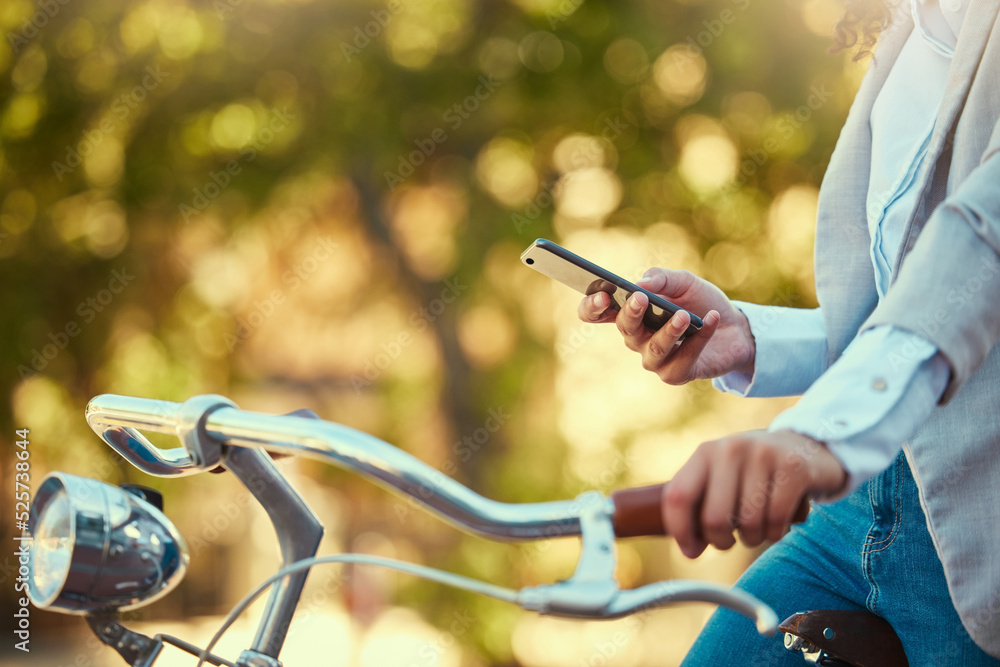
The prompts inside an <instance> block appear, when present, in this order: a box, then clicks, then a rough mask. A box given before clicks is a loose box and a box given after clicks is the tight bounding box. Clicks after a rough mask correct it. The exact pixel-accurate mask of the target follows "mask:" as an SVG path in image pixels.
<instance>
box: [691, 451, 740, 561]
mask: <svg viewBox="0 0 1000 667" xmlns="http://www.w3.org/2000/svg"><path fill="white" fill-rule="evenodd" d="M742 473H743V462H742V460H741V455H740V453H739V445H735V444H734V445H733V446H731V447H727V446H725V445H723V446H722V447H721V448H719V449H718V450H717V454H716V455H715V460H714V461H713V462H712V464H711V468H710V470H709V473H708V483H707V485H706V488H705V502H704V503H703V504H702V507H701V517H700V519H701V533H702V535H703V536H704V537H705V540H706V541H708V543H709V544H712V545H714V546H715V547H717V548H719V549H723V550H725V549H729V548H730V547H732V546H733V545H734V544H736V538H735V537H733V531H734V530H735V529H736V525H737V514H736V513H737V510H738V509H739V507H738V501H739V497H740V487H741V481H742V480H741V477H742Z"/></svg>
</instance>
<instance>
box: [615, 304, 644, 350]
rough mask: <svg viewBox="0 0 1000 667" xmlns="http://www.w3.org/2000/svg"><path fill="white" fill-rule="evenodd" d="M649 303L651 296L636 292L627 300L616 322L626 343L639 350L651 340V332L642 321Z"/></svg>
mask: <svg viewBox="0 0 1000 667" xmlns="http://www.w3.org/2000/svg"><path fill="white" fill-rule="evenodd" d="M648 305H649V297H647V296H646V295H645V294H643V293H642V292H636V293H635V294H633V295H632V296H630V297H629V298H628V301H626V302H625V307H624V308H622V309H621V311H619V313H618V317H617V318H616V319H615V322H616V323H617V324H618V331H620V332H621V334H622V336H624V338H625V344H626V345H627V346H628V347H629V348H630V349H632V350H639V349H641V348H642V346H643V345H644V344H645V343H646V341H647V340H649V337H650V335H651V334H650V332H649V329H647V328H646V325H645V324H643V323H642V315H643V313H645V312H646V306H648Z"/></svg>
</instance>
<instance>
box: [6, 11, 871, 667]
mask: <svg viewBox="0 0 1000 667" xmlns="http://www.w3.org/2000/svg"><path fill="white" fill-rule="evenodd" d="M841 11H842V8H841V7H840V6H839V4H838V2H837V1H836V0H778V1H770V2H762V1H761V0H672V1H671V2H652V1H649V0H637V1H633V2H611V1H607V0H478V1H475V0H391V1H390V2H388V3H386V2H382V1H381V0H373V1H371V2H367V1H357V2H355V1H348V0H330V1H320V0H211V1H210V0H201V1H195V0H189V1H187V2H185V1H184V0H145V1H137V0H88V1H86V2H85V1H84V0H41V1H39V2H31V1H29V0H3V2H2V3H0V28H2V31H3V35H4V44H3V45H2V46H0V74H2V76H0V276H2V295H3V297H2V298H3V307H2V309H0V332H2V341H3V345H2V346H0V360H2V361H0V383H2V386H3V388H4V396H5V397H6V398H5V400H4V403H3V405H4V409H3V410H2V415H0V424H2V430H0V442H2V443H3V445H2V450H0V451H2V459H3V467H2V470H3V484H2V489H3V494H4V500H3V502H2V504H0V506H2V507H3V508H4V511H3V513H2V514H0V533H2V540H3V542H4V543H5V544H6V545H7V546H8V547H9V548H4V549H2V553H3V554H7V555H4V556H0V581H2V586H0V600H3V608H4V609H13V605H14V599H15V597H14V596H15V593H14V578H15V577H16V567H15V564H14V557H13V556H12V555H10V554H12V553H13V549H14V546H13V545H14V544H15V543H14V542H13V540H12V539H11V538H12V535H13V533H14V530H13V520H14V507H13V501H12V497H13V492H14V481H13V472H14V458H13V444H12V441H13V440H14V431H15V429H24V428H27V429H30V451H31V459H30V463H31V481H32V484H33V485H34V486H37V484H39V483H40V481H41V479H42V478H43V476H44V474H45V473H46V472H47V471H50V470H55V469H59V470H64V471H67V472H72V473H76V474H82V475H90V476H92V477H95V478H98V479H102V480H105V481H108V482H112V483H121V482H136V483H143V484H147V485H151V486H154V487H157V488H159V489H161V490H162V491H163V492H164V494H165V496H166V510H167V513H168V515H170V516H171V517H172V518H173V519H174V520H175V522H176V523H177V525H178V526H179V528H180V530H181V531H182V532H183V533H184V535H185V536H186V537H187V540H188V542H189V545H190V547H191V552H192V565H191V569H190V572H189V573H188V576H187V578H186V580H185V582H184V583H183V584H182V586H181V587H180V588H179V589H178V590H177V591H176V592H174V593H173V594H172V595H170V596H168V597H167V598H165V599H164V600H162V601H160V602H158V603H156V604H155V605H153V606H152V607H150V608H148V609H146V610H143V611H142V612H140V613H139V614H137V615H135V616H134V618H133V619H132V623H133V624H134V626H135V627H136V628H137V629H140V630H142V631H145V632H149V633H155V632H158V631H162V632H169V633H172V634H176V635H180V636H182V637H184V638H186V639H189V640H192V641H195V642H203V641H204V640H205V639H206V637H208V636H210V634H211V633H212V632H213V631H214V630H215V628H216V627H217V625H218V623H219V620H220V618H221V616H222V615H224V614H225V613H226V611H227V610H228V609H229V607H230V606H231V605H232V604H233V602H234V601H235V600H236V599H238V598H239V597H240V596H241V595H242V594H243V593H244V592H245V591H246V590H248V588H250V587H251V586H252V585H253V584H254V583H255V582H257V581H259V580H261V579H262V578H263V577H265V576H267V575H268V574H269V573H271V572H273V570H274V569H275V566H276V553H275V552H276V548H275V545H274V541H273V536H272V531H271V528H270V525H269V524H268V522H267V519H266V517H265V516H264V514H263V512H262V511H260V510H259V509H257V508H254V507H250V506H249V503H248V502H247V496H246V492H245V491H243V490H242V489H241V488H240V487H239V486H238V485H237V484H236V482H235V481H234V480H233V479H232V478H230V477H227V476H215V475H212V476H202V477H198V478H193V479H190V478H189V479H183V480H170V481H162V480H157V479H152V478H149V477H146V476H144V475H142V474H141V473H139V472H138V471H136V470H134V469H131V468H130V467H127V466H126V465H125V464H123V463H122V462H121V461H119V460H116V458H115V456H113V455H112V454H111V452H110V450H108V449H107V448H106V447H104V446H103V445H102V443H101V442H100V441H99V440H98V439H97V438H96V436H94V435H93V434H92V433H91V432H90V431H89V430H88V428H87V426H86V424H85V422H84V419H83V409H84V406H85V405H86V403H87V401H88V400H89V398H91V397H92V396H94V395H97V394H100V393H105V392H112V393H121V394H131V395H138V396H148V397H155V398H161V399H168V400H178V401H179V400H184V399H186V398H188V397H190V396H192V395H195V394H200V393H219V394H224V395H226V396H229V397H231V398H232V399H234V400H235V401H236V402H237V403H238V404H239V405H240V406H241V407H243V408H246V409H252V410H258V411H264V412H286V411H289V410H292V409H297V408H311V409H313V410H315V411H316V412H318V413H319V414H320V415H322V416H323V417H324V418H326V419H329V420H334V421H339V422H343V423H345V424H348V425H350V426H353V427H355V428H359V429H362V430H364V431H367V432H370V433H373V434H375V435H377V436H379V437H381V438H383V439H385V440H387V441H389V442H391V443H393V444H396V445H398V446H399V447H401V448H403V449H404V450H406V451H408V452H411V453H413V454H414V455H416V456H418V457H419V458H421V459H423V460H424V461H427V462H428V463H430V464H431V465H433V466H435V467H438V468H440V469H443V470H447V471H448V472H450V473H452V474H453V475H454V477H455V478H457V479H458V480H460V481H461V482H463V483H465V484H468V485H470V486H471V487H472V488H474V489H476V490H477V491H479V492H480V493H482V494H484V495H486V496H489V497H492V498H496V499H500V500H505V501H510V502H518V501H538V500H548V499H559V498H568V497H572V496H574V495H575V494H577V493H579V492H581V491H584V490H587V489H595V488H596V489H601V490H612V489H615V488H621V487H624V486H629V485H639V484H646V483H652V482H658V481H663V480H665V479H669V478H670V476H671V475H672V473H673V472H674V471H675V470H676V469H677V468H678V467H679V466H680V465H681V464H682V463H683V461H684V460H685V459H686V457H687V456H688V455H689V454H690V452H691V451H692V450H693V448H694V447H696V446H697V445H698V444H699V443H700V442H702V441H703V440H706V439H711V438H713V437H718V436H722V435H725V434H727V433H730V432H733V431H737V430H742V429H748V428H757V427H763V426H765V425H766V424H767V423H768V422H769V420H770V419H771V418H772V417H773V416H774V415H775V414H777V413H778V412H779V411H780V410H782V409H783V408H784V407H786V406H787V405H788V404H789V403H788V401H787V400H768V401H765V400H740V399H736V398H733V397H727V396H723V395H720V394H718V393H717V392H715V391H714V390H712V389H711V387H710V386H709V385H708V384H707V383H695V384H693V385H691V386H687V387H680V388H679V387H668V386H666V385H663V384H662V383H660V382H659V380H658V379H657V378H656V377H654V376H653V375H651V374H649V373H646V372H645V371H643V370H642V369H641V366H640V364H639V359H638V357H637V356H636V355H634V354H633V353H631V352H629V351H628V350H626V349H625V348H624V346H623V345H622V344H621V341H620V339H619V338H618V336H617V334H616V332H615V330H614V328H613V327H594V326H584V325H583V324H581V323H579V322H578V321H577V319H576V316H575V307H576V303H577V297H576V296H575V295H574V294H573V293H572V292H571V291H570V290H568V289H567V288H565V287H563V286H561V285H557V284H553V283H551V281H549V280H548V279H546V278H544V277H542V276H540V275H537V274H535V273H534V272H532V271H530V270H528V269H527V268H525V267H523V266H522V265H521V264H520V263H519V261H518V255H519V253H520V252H521V251H522V250H523V249H524V248H525V247H527V245H528V244H529V243H530V242H531V241H532V240H534V239H535V238H536V237H547V238H552V239H554V240H556V241H557V242H559V243H561V244H563V245H565V246H567V247H569V248H570V249H572V250H574V251H576V252H577V253H579V254H582V255H584V256H585V257H588V258H590V259H591V260H593V261H595V262H597V263H599V264H602V265H604V266H606V267H608V268H610V269H611V270H613V271H616V272H618V273H620V274H622V275H625V276H627V277H631V278H637V277H639V276H641V274H642V272H643V271H644V270H645V268H647V267H649V266H653V265H658V266H668V267H673V268H685V269H690V270H692V271H694V272H696V273H698V274H699V275H702V276H704V277H706V278H708V279H710V280H713V281H715V282H716V283H717V284H719V285H720V286H721V287H722V288H723V289H725V290H726V291H727V292H728V293H729V294H730V295H731V296H732V297H734V298H739V299H746V300H752V301H757V302H762V303H775V304H781V305H789V306H802V307H808V306H813V305H815V297H814V292H813V286H812V280H813V277H812V239H813V231H812V230H813V225H814V218H815V210H816V196H817V188H818V186H819V183H820V180H821V177H822V173H823V170H824V167H825V164H826V162H827V159H828V157H829V154H830V152H831V150H832V147H833V144H834V141H835V139H836V135H837V132H838V129H839V127H840V124H841V123H842V122H843V118H844V117H845V116H846V113H847V109H848V106H849V104H850V101H851V98H852V97H853V94H854V92H855V90H856V88H857V85H858V83H859V81H860V77H861V75H862V74H863V70H864V65H863V64H861V65H859V64H855V63H852V62H851V60H850V57H849V55H847V54H838V55H830V54H828V53H826V49H827V47H828V46H829V43H830V37H829V35H830V34H831V31H832V26H833V24H834V23H835V22H836V20H837V19H838V17H839V15H840V13H841ZM470 442H471V443H473V445H470V444H469V443H470ZM282 467H283V469H284V470H285V471H286V473H287V474H288V475H289V476H290V477H292V478H293V479H294V480H295V483H296V484H297V485H298V486H299V488H300V489H301V491H302V493H303V494H304V495H305V496H306V497H307V498H308V500H309V502H310V503H311V504H312V505H313V507H314V508H316V510H317V512H318V513H319V514H320V515H321V517H322V518H323V520H324V522H325V524H326V526H327V537H326V539H325V541H324V543H323V546H322V548H321V552H322V553H335V552H339V551H345V550H346V551H363V552H368V553H375V554H380V555H386V556H395V557H399V558H406V559H409V560H412V561H415V562H419V563H424V564H428V565H434V566H436V567H442V568H445V569H449V570H452V571H456V572H461V573H464V574H467V575H470V576H474V577H478V578H482V579H486V580H489V581H493V582H497V583H501V584H505V585H509V586H524V585H529V584H534V583H543V582H550V581H554V580H555V579H558V578H561V577H565V576H567V575H568V574H569V573H571V572H572V569H573V566H574V564H575V559H576V556H577V543H576V541H575V540H563V541H559V542H552V543H547V544H543V545H520V546H518V545H515V546H511V545H502V544H493V543H489V542H486V541H484V540H482V539H479V538H475V537H469V536H463V535H461V534H459V533H457V532H456V531H454V530H453V529H451V528H450V527H448V526H445V525H444V524H442V523H441V522H439V521H438V520H436V519H434V518H431V517H428V516H426V515H424V514H422V513H421V512H419V511H415V510H413V509H412V508H411V507H410V506H409V505H407V504H406V503H403V502H401V501H400V500H398V499H396V498H395V497H393V496H391V495H389V494H388V493H386V492H384V491H383V490H381V489H379V488H376V487H373V486H372V485H370V484H368V483H366V482H363V481H361V480H359V479H357V478H354V477H352V476H350V475H348V474H345V473H343V472H341V471H339V470H336V469H332V468H329V467H324V466H321V465H318V464H315V463H313V462H295V461H285V462H282ZM754 555H755V553H753V552H751V551H748V550H746V549H742V548H740V547H737V548H735V549H733V550H732V551H730V552H726V553H720V552H714V551H710V552H709V553H707V554H706V555H704V556H703V557H702V558H700V559H699V560H698V561H695V562H688V561H686V560H685V559H683V557H682V556H681V555H680V553H679V551H678V550H677V549H676V548H675V547H674V545H673V543H671V542H670V541H669V540H634V541H629V542H625V543H622V545H621V546H620V553H619V556H620V567H619V578H620V580H621V583H622V584H623V585H624V586H635V585H639V584H641V583H645V582H650V581H656V580H658V579H664V578H674V577H698V578H705V579H711V580H716V581H723V582H731V581H733V580H734V579H735V577H736V576H737V575H738V574H739V572H740V571H741V570H742V569H743V568H744V567H745V566H746V565H747V564H748V563H749V562H750V561H751V560H752V558H753V557H754ZM310 581H311V583H310V585H309V588H308V589H307V592H306V594H305V596H304V602H303V605H302V611H301V613H300V616H299V620H298V621H297V623H296V625H295V626H294V628H293V630H292V635H291V637H290V638H289V641H288V644H287V649H286V650H285V652H284V653H283V658H284V659H285V661H286V662H285V664H287V665H289V666H295V665H332V666H340V665H343V666H348V665H361V666H365V667H368V666H371V667H376V666H377V667H394V666H399V667H413V666H420V667H437V666H440V667H458V666H460V665H461V666H479V665H525V666H527V667H576V666H578V665H587V666H589V665H605V664H607V665H616V664H617V665H632V666H639V665H653V664H656V665H670V664H676V663H678V662H679V660H680V659H681V657H682V656H683V653H684V651H685V650H686V648H687V647H688V646H689V645H690V643H691V642H692V641H693V639H694V637H695V635H696V633H697V630H698V628H699V627H700V626H701V625H702V624H703V623H704V621H705V619H706V618H707V616H708V614H709V613H710V612H711V609H710V608H709V607H707V606H704V605H684V606H680V607H677V608H674V609H670V610H666V611H661V612H656V613H649V614H646V615H644V616H642V617H641V618H637V619H627V620H624V621H618V622H615V623H605V624H600V623H574V622H565V621H558V620H552V619H546V618H540V617H537V616H532V615H530V614H527V613H523V612H521V611H518V610H517V609H514V608H511V607H508V606H505V605H504V604H502V603H499V602H493V601H490V600H485V599H479V598H475V597H472V596H468V595H464V594H458V593H454V592H452V591H449V590H445V589H442V588H440V587H438V586H434V585H430V584H425V583H422V582H419V581H415V580H413V579H411V578H408V577H403V576H396V575H394V574H383V573H379V572H373V571H369V570H362V569H351V570H340V569H337V568H327V569H324V570H320V571H317V572H316V573H314V574H313V575H312V578H311V580H310ZM255 611H259V607H258V608H255ZM8 617H9V614H6V613H5V614H4V618H3V619H2V620H0V629H3V630H4V631H3V632H2V633H0V635H2V636H3V637H6V639H4V641H3V643H2V645H0V662H2V663H3V664H4V665H10V666H22V665H25V666H30V667H36V666H43V665H44V666H45V667H59V666H61V665H67V666H68V665H74V666H76V667H83V666H85V665H108V666H111V665H115V664H119V661H118V657H117V655H115V654H113V653H112V652H111V651H110V650H107V649H103V648H101V647H98V646H97V645H96V644H95V642H94V641H93V640H91V639H89V638H88V636H87V633H86V631H85V627H84V623H83V622H82V620H81V619H79V618H70V617H61V616H58V615H54V614H49V613H45V612H42V611H38V610H34V611H33V615H32V626H31V630H32V637H31V649H32V652H31V653H30V654H29V655H25V654H23V653H20V652H17V651H13V647H12V645H13V639H11V637H12V635H11V634H10V633H9V631H8V630H9V628H10V625H9V624H10V621H11V619H10V618H8ZM255 621H256V616H255V615H254V613H253V612H251V613H250V614H249V615H248V616H247V618H246V619H245V620H244V621H242V622H241V624H239V625H238V626H237V627H236V628H235V630H234V631H233V633H232V634H231V636H229V638H228V640H227V642H226V643H224V644H223V647H222V651H223V653H224V654H225V655H227V656H228V657H229V658H231V659H232V658H235V655H236V654H237V653H238V651H239V650H240V648H242V647H243V646H244V645H245V644H246V643H247V642H248V635H251V634H252V632H253V627H254V623H255ZM193 662H194V661H193V660H190V659H188V658H186V657H185V656H184V655H183V654H181V653H178V652H176V651H173V650H168V651H167V653H166V654H165V655H164V657H163V658H162V659H161V661H160V662H158V663H157V664H158V665H160V664H162V665H164V666H167V667H171V666H173V665H191V664H193Z"/></svg>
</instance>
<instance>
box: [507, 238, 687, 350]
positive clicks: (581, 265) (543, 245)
mask: <svg viewBox="0 0 1000 667" xmlns="http://www.w3.org/2000/svg"><path fill="white" fill-rule="evenodd" d="M521 261H522V262H523V263H524V264H526V265H527V266H529V267H531V268H532V269H534V270H536V271H538V272H539V273H542V274H544V275H546V276H548V277H550V278H553V279H555V280H558V281H559V282H561V283H562V284H564V285H567V286H569V287H572V288H573V289H575V290H576V291H577V292H580V293H581V294H584V295H591V294H595V293H597V292H607V293H608V295H609V296H610V297H611V308H614V309H615V310H621V308H622V307H623V306H624V305H625V301H626V300H627V299H628V297H629V296H631V295H632V294H633V293H635V292H642V293H643V294H645V295H646V297H647V298H648V299H649V306H648V307H647V308H646V312H645V313H644V314H643V317H642V321H643V324H645V325H646V328H647V329H649V330H650V331H656V330H657V329H659V328H660V327H662V326H663V325H664V324H666V323H667V321H668V320H669V319H670V318H671V316H672V315H673V314H674V313H676V312H677V311H679V310H684V309H683V308H681V307H680V306H678V305H676V304H674V303H671V302H670V301H667V300H666V299H664V298H663V297H662V296H660V295H659V294H654V293H653V292H650V291H649V290H646V289H643V288H642V287H639V286H638V285H636V284H634V283H632V282H629V281H628V280H625V279H624V278H622V277H620V276H617V275H615V274H614V273H611V272H610V271H608V270H607V269H604V268H602V267H600V266H598V265H596V264H594V263H592V262H588V261H587V260H585V259H584V258H582V257H580V256H579V255H576V254H574V253H572V252H570V251H569V250H566V249H565V248H563V247H562V246H560V245H558V244H556V243H553V242H552V241H549V240H548V239H537V240H536V241H535V242H534V243H532V244H531V245H530V246H528V248H527V249H526V250H525V251H524V252H523V253H521ZM701 327H702V321H701V318H700V317H698V316H696V315H695V314H694V313H691V323H690V325H688V328H687V331H686V332H685V336H690V335H691V334H694V333H696V332H697V331H699V330H700V329H701Z"/></svg>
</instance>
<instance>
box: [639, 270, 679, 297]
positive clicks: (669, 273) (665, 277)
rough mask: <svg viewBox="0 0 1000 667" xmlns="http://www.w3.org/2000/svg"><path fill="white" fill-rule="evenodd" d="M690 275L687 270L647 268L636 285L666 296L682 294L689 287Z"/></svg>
mask: <svg viewBox="0 0 1000 667" xmlns="http://www.w3.org/2000/svg"><path fill="white" fill-rule="evenodd" d="M691 282H692V275H691V274H690V273H688V272H687V271H673V270H671V269H660V268H652V269H647V270H646V274H645V275H644V276H643V277H642V279H641V280H639V282H638V283H636V284H637V285H639V287H642V288H643V289H647V290H649V291H650V292H655V293H657V294H661V295H663V296H665V297H667V298H672V297H679V296H683V295H684V293H685V292H687V291H688V290H689V289H690V288H691Z"/></svg>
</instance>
